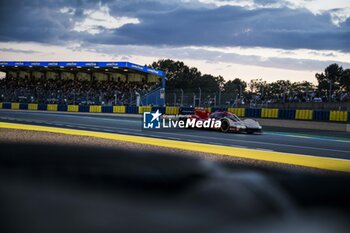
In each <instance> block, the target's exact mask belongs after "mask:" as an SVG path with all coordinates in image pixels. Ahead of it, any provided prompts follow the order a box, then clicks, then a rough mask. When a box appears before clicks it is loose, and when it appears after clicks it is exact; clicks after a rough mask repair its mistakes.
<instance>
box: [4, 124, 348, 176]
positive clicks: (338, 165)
mask: <svg viewBox="0 0 350 233" xmlns="http://www.w3.org/2000/svg"><path fill="white" fill-rule="evenodd" d="M0 128H6V129H20V130H32V131H40V132H50V133H60V134H66V135H75V136H88V137H96V138H102V139H110V140H117V141H125V142H132V143H139V144H147V145H152V146H159V147H167V148H174V149H181V150H189V151H196V152H204V153H212V154H218V155H227V156H233V157H240V158H246V159H254V160H262V161H267V162H276V163H282V164H291V165H298V166H305V167H312V168H319V169H325V170H332V171H342V172H350V160H345V159H337V158H326V157H318V156H311V155H302V154H290V153H282V152H275V151H263V150H254V149H245V148H237V147H231V146H219V145H210V144H203V143H193V142H183V141H176V140H168V139H159V138H149V137H141V136H131V135H124V134H113V133H102V132H92V131H86V130H76V129H65V128H56V127H47V126H37V125H25V124H13V123H5V122H0Z"/></svg>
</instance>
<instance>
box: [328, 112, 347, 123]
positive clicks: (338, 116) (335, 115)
mask: <svg viewBox="0 0 350 233" xmlns="http://www.w3.org/2000/svg"><path fill="white" fill-rule="evenodd" d="M329 120H330V121H341V122H346V121H347V120H348V112H345V111H331V112H330V114H329Z"/></svg>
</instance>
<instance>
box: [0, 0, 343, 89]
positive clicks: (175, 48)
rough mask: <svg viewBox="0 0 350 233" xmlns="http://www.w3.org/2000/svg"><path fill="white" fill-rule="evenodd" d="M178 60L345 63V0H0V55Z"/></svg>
mask: <svg viewBox="0 0 350 233" xmlns="http://www.w3.org/2000/svg"><path fill="white" fill-rule="evenodd" d="M167 58H169V59H173V60H181V61H184V62H185V63H186V64H187V65H189V66H194V67H197V68H198V69H199V70H200V71H201V72H202V73H203V74H204V73H208V74H212V75H221V76H223V77H224V78H225V79H226V80H231V79H234V78H241V79H243V80H245V81H249V80H251V79H256V78H261V79H263V80H267V81H269V82H272V81H276V80H280V79H289V80H291V81H304V80H306V81H311V82H314V83H315V82H316V79H315V73H316V72H322V71H323V70H324V68H325V67H326V66H327V65H329V64H332V63H338V64H340V65H342V66H343V67H344V68H350V0H332V1H330V0H294V1H292V0H128V1H125V0H121V1H120V0H101V1H95V0H76V1H74V0H52V1H51V0H45V1H44V0H31V1H29V0H11V1H4V0H0V60H2V61H11V60H16V61H17V60H20V61H77V60H81V61H130V62H134V63H138V64H141V65H144V64H151V63H152V62H153V61H156V60H159V59H167Z"/></svg>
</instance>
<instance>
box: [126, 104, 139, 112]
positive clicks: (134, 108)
mask: <svg viewBox="0 0 350 233" xmlns="http://www.w3.org/2000/svg"><path fill="white" fill-rule="evenodd" d="M126 113H135V114H137V113H139V107H137V106H127V107H126Z"/></svg>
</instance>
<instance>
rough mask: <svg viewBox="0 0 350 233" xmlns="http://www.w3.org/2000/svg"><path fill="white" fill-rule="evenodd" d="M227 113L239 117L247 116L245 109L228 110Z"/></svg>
mask: <svg viewBox="0 0 350 233" xmlns="http://www.w3.org/2000/svg"><path fill="white" fill-rule="evenodd" d="M227 111H228V112H231V113H233V114H236V115H237V116H239V117H244V116H245V108H228V109H227Z"/></svg>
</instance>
